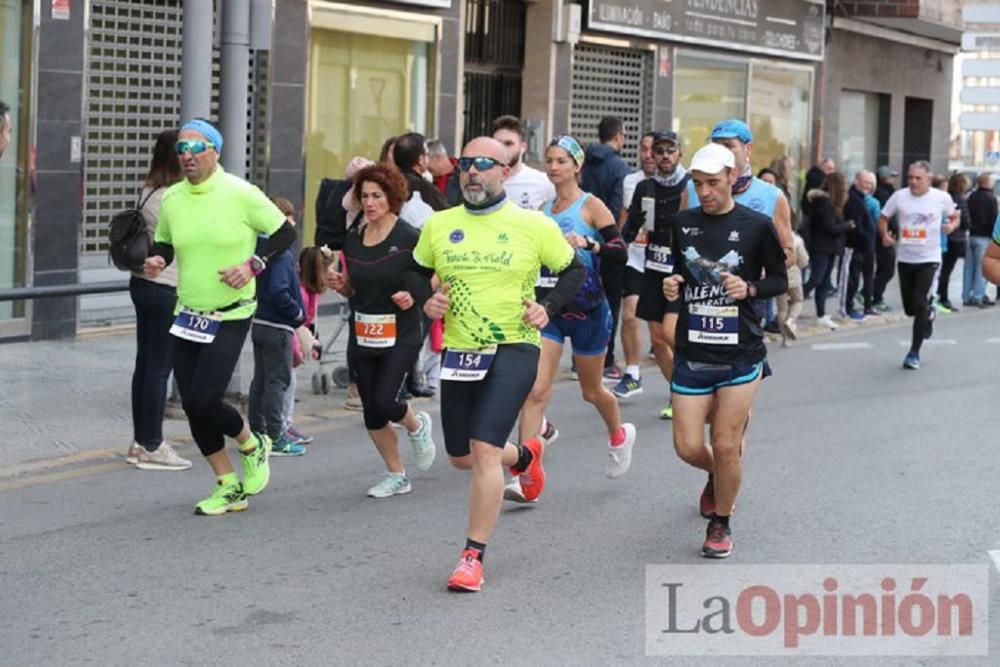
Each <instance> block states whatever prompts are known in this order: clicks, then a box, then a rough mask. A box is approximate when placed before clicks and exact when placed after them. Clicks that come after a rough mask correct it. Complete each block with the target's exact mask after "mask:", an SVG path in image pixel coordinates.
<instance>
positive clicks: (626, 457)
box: [605, 423, 636, 479]
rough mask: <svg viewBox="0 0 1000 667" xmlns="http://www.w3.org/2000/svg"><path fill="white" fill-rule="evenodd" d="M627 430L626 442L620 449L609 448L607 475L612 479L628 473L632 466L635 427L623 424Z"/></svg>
mask: <svg viewBox="0 0 1000 667" xmlns="http://www.w3.org/2000/svg"><path fill="white" fill-rule="evenodd" d="M622 428H624V429H625V442H623V443H622V444H621V445H619V446H618V447H610V446H609V447H608V465H607V468H605V473H606V474H607V476H608V477H609V478H610V479H616V478H618V477H621V476H622V475H624V474H625V473H627V472H628V469H629V467H631V465H632V448H633V447H634V446H635V437H636V432H635V426H634V425H632V424H627V423H626V424H622Z"/></svg>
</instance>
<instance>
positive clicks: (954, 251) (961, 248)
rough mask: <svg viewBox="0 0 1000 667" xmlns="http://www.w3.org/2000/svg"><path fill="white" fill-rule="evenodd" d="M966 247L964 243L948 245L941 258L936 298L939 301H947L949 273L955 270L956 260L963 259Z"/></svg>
mask: <svg viewBox="0 0 1000 667" xmlns="http://www.w3.org/2000/svg"><path fill="white" fill-rule="evenodd" d="M965 250H966V245H965V244H964V243H951V242H949V243H948V250H947V251H946V252H945V253H944V255H943V256H942V257H941V275H940V276H939V277H938V298H939V299H940V300H941V301H948V300H949V299H948V282H949V281H950V280H951V272H952V271H953V270H954V269H955V264H956V263H958V260H960V259H963V258H964V257H965Z"/></svg>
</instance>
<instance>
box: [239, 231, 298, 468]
mask: <svg viewBox="0 0 1000 667" xmlns="http://www.w3.org/2000/svg"><path fill="white" fill-rule="evenodd" d="M265 241H267V238H266V237H263V236H262V237H260V238H259V239H258V240H257V254H258V256H261V250H262V244H263V243H264V242H265ZM304 321H305V309H304V306H303V304H302V290H301V289H300V287H299V276H298V271H296V269H295V258H294V257H293V256H292V251H291V250H286V251H285V252H283V253H281V254H280V255H278V256H276V257H274V258H273V259H271V261H270V262H268V264H267V267H266V268H265V269H264V271H263V272H262V273H261V274H260V275H258V276H257V313H256V315H254V318H253V326H252V328H251V329H250V340H251V341H252V342H253V362H254V363H253V380H252V381H251V382H250V399H249V400H250V404H249V408H248V412H249V415H248V421H249V422H250V428H251V429H252V430H253V431H255V432H258V433H266V434H267V435H268V436H270V438H271V441H272V442H273V443H274V444H273V447H272V449H271V456H302V455H303V454H305V453H306V448H305V447H303V446H302V445H300V444H297V443H293V442H292V441H290V440H289V439H288V438H287V437H286V436H285V429H284V426H285V415H284V403H285V392H287V391H288V387H289V385H290V384H291V382H292V372H293V371H292V338H293V336H295V335H296V334H295V330H296V329H297V328H299V327H300V326H301V325H302V323H303V322H304Z"/></svg>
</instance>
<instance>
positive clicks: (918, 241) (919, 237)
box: [899, 225, 927, 245]
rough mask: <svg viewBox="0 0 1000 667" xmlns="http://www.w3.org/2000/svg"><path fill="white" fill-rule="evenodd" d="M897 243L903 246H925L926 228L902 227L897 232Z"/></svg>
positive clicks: (918, 226)
mask: <svg viewBox="0 0 1000 667" xmlns="http://www.w3.org/2000/svg"><path fill="white" fill-rule="evenodd" d="M899 242H900V243H901V244H903V245H927V227H925V226H923V225H903V227H902V228H901V229H900V230H899Z"/></svg>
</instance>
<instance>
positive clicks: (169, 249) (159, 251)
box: [149, 241, 174, 266]
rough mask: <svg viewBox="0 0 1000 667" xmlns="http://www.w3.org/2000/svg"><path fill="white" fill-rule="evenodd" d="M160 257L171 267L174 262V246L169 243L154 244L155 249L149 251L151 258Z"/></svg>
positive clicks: (159, 242)
mask: <svg viewBox="0 0 1000 667" xmlns="http://www.w3.org/2000/svg"><path fill="white" fill-rule="evenodd" d="M157 255H159V256H160V257H162V258H163V261H164V262H166V263H167V266H170V263H171V262H173V261H174V246H173V245H171V244H169V243H163V242H162V241H158V242H157V243H154V244H153V247H152V248H150V249H149V256H150V257H155V256H157Z"/></svg>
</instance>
